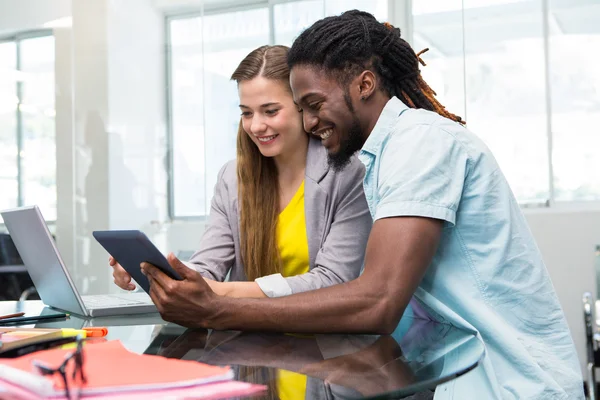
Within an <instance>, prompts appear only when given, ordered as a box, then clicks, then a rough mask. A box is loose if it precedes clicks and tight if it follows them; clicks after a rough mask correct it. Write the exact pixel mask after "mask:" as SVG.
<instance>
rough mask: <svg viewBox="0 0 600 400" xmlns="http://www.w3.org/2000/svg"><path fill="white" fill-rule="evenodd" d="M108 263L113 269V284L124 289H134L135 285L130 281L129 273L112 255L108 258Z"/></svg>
mask: <svg viewBox="0 0 600 400" xmlns="http://www.w3.org/2000/svg"><path fill="white" fill-rule="evenodd" d="M108 265H110V266H111V267H112V269H113V278H114V280H115V285H117V286H118V287H120V288H121V289H124V290H134V289H135V285H134V284H133V283H131V275H129V273H128V272H127V271H125V269H124V268H123V267H121V264H119V263H118V262H117V260H115V259H114V257H113V256H110V257H109V258H108Z"/></svg>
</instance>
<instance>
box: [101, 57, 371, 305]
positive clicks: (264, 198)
mask: <svg viewBox="0 0 600 400" xmlns="http://www.w3.org/2000/svg"><path fill="white" fill-rule="evenodd" d="M288 50H289V49H288V48H287V47H285V46H262V47H259V48H258V49H256V50H254V51H252V52H251V53H250V54H248V56H246V58H244V60H242V62H241V63H240V65H239V66H238V68H237V69H236V70H235V72H234V73H233V75H232V77H231V79H232V80H235V81H236V82H237V84H238V94H239V98H240V110H241V113H242V115H241V121H240V126H239V129H238V137H237V160H235V161H231V162H229V163H227V164H226V165H225V166H224V167H223V168H222V169H221V171H220V172H219V175H218V181H217V185H216V187H215V193H214V197H213V199H212V204H211V212H210V216H209V220H208V224H207V227H206V231H205V232H204V235H203V237H202V240H201V242H200V247H199V248H200V250H198V251H197V252H196V253H195V254H194V255H193V256H192V258H191V259H190V261H189V262H188V263H187V265H188V266H189V267H190V268H193V269H196V270H197V271H199V272H200V273H201V274H202V275H203V276H204V277H205V278H206V279H207V282H208V283H209V285H210V286H211V287H212V289H213V290H214V291H215V292H216V293H217V294H220V295H224V296H232V297H266V296H269V297H276V296H284V295H288V294H292V293H298V292H303V291H307V290H313V289H318V288H321V287H324V286H330V285H334V284H337V283H342V282H346V281H349V280H352V279H354V278H356V277H357V276H358V275H359V273H360V270H361V267H362V263H363V257H364V249H365V247H366V242H367V238H368V235H369V232H370V229H371V224H372V220H371V216H370V214H369V211H368V207H367V202H366V200H365V196H364V193H363V189H362V178H363V175H364V167H363V166H362V164H361V163H360V162H359V161H358V160H357V159H353V160H352V161H351V163H350V165H349V166H348V167H347V168H345V169H344V170H343V171H340V172H336V171H334V170H333V168H330V166H329V164H328V162H327V151H326V149H325V148H324V147H323V146H321V144H320V143H319V141H318V139H314V138H311V137H310V136H309V135H308V134H307V133H306V132H305V131H304V129H303V125H302V114H301V111H300V110H299V109H298V107H297V106H296V105H295V104H294V101H293V98H292V92H291V89H290V85H289V68H288V66H287V53H288ZM110 265H111V266H112V267H113V268H114V272H113V276H114V278H115V283H116V284H117V285H118V286H119V287H121V288H123V289H127V290H133V289H134V288H135V286H134V285H133V284H132V283H131V277H130V276H129V274H127V272H125V270H124V269H123V268H122V267H121V266H120V265H119V264H118V263H116V261H115V260H113V259H111V260H110ZM228 273H229V274H230V277H229V280H230V281H229V282H223V281H224V280H225V277H226V276H227V274H228Z"/></svg>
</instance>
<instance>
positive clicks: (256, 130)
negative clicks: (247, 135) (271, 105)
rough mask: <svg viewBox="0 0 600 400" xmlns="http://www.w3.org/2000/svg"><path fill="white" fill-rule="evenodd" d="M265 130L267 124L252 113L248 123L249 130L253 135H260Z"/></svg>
mask: <svg viewBox="0 0 600 400" xmlns="http://www.w3.org/2000/svg"><path fill="white" fill-rule="evenodd" d="M266 130H267V124H265V122H264V121H263V119H262V117H261V116H260V115H256V114H254V115H253V116H252V122H251V123H250V132H252V134H254V135H260V134H261V133H263V132H264V131H266Z"/></svg>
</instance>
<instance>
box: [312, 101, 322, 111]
mask: <svg viewBox="0 0 600 400" xmlns="http://www.w3.org/2000/svg"><path fill="white" fill-rule="evenodd" d="M322 104H323V103H322V102H320V101H317V102H314V103H310V104H309V105H308V108H310V109H312V110H315V111H319V110H320V109H321V105H322Z"/></svg>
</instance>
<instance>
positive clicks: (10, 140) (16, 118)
mask: <svg viewBox="0 0 600 400" xmlns="http://www.w3.org/2000/svg"><path fill="white" fill-rule="evenodd" d="M54 113H55V110H54V37H52V36H37V37H35V36H29V37H27V36H22V37H17V38H13V39H11V40H6V41H2V42H0V193H2V196H0V208H10V207H17V206H22V205H26V204H37V205H38V206H39V207H40V208H41V209H42V212H43V213H44V215H45V216H46V218H47V219H48V220H56V149H55V147H56V144H55V127H54Z"/></svg>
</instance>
